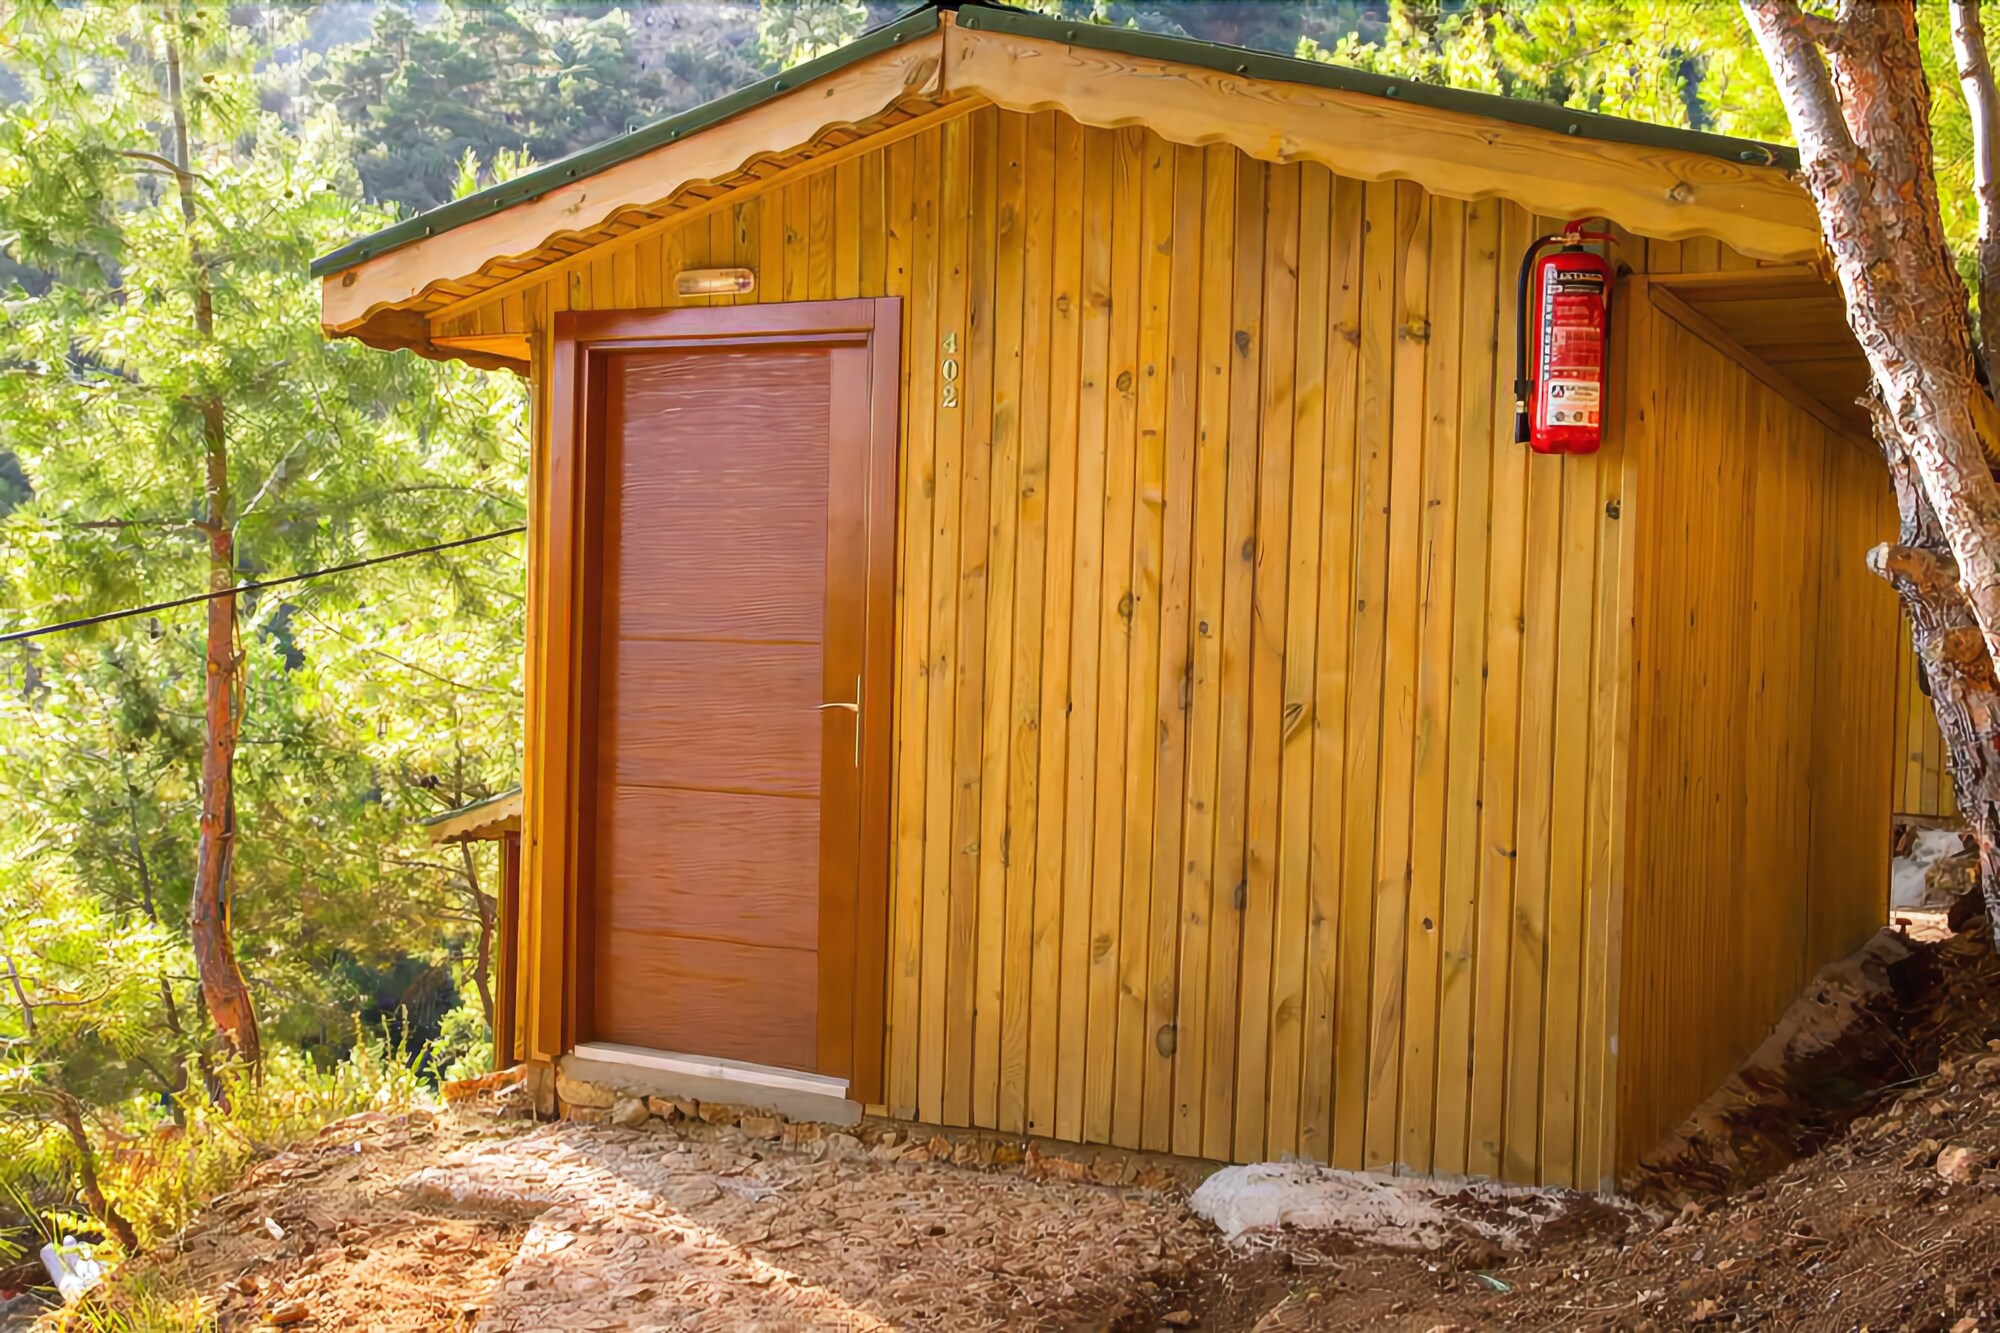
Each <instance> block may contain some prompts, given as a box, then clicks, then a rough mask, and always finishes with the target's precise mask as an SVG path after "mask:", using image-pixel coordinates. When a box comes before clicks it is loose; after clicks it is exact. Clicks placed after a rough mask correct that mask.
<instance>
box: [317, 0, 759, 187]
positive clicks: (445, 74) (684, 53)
mask: <svg viewBox="0 0 2000 1333" xmlns="http://www.w3.org/2000/svg"><path fill="white" fill-rule="evenodd" d="M633 12H634V13H635V14H637V15H638V16H639V17H640V18H641V19H645V18H646V17H647V13H646V11H645V10H644V9H643V8H642V9H638V10H635V11H633ZM686 27H687V29H688V30H687V31H686V32H685V33H681V32H677V33H676V34H675V35H674V36H672V37H669V38H668V39H666V40H664V41H656V40H653V37H654V34H652V33H648V34H646V39H645V41H644V42H643V45H644V48H645V51H646V53H647V54H645V55H643V56H642V55H641V52H640V46H641V40H640V38H639V36H638V35H637V34H635V32H634V30H633V26H632V16H630V15H628V13H627V12H626V11H624V10H619V9H613V10H610V11H609V12H608V13H603V14H600V15H596V16H590V17H586V16H584V15H579V14H571V13H565V12H564V11H562V10H560V9H553V8H542V7H529V6H515V5H502V4H450V5H446V6H445V7H444V8H443V9H442V10H441V11H440V12H439V14H438V16H437V21H436V22H435V23H432V24H426V23H424V22H422V21H421V20H420V19H419V16H418V12H417V11H416V10H415V9H414V8H413V7H406V6H405V5H402V4H385V5H383V6H382V7H381V8H380V9H378V10H377V11H376V18H375V29H374V32H373V34H372V36H371V39H370V40H369V41H367V42H365V43H359V44H356V45H354V46H351V47H347V48H343V49H341V50H337V51H335V52H333V53H332V54H331V55H330V56H329V57H328V58H327V59H325V60H324V61H323V62H317V63H316V64H315V66H314V67H313V68H312V69H310V70H309V71H308V72H307V79H308V82H309V87H310V89H311V92H312V94H313V96H314V97H315V98H316V99H317V101H318V102H319V103H320V104H321V105H324V106H327V107H330V108H332V109H333V110H334V111H335V112H336V113H337V114H338V115H339V116H340V117H341V119H342V120H343V121H344V122H345V123H347V124H350V125H366V126H369V127H370V130H371V133H370V134H369V136H368V138H367V140H366V142H364V143H361V144H359V145H357V147H356V151H355V166H356V168H357V169H358V170H359V172H360V175H361V182H362V185H363V188H364V189H366V191H367V192H368V196H369V197H370V198H371V199H375V200H380V201H383V202H385V203H390V204H393V205H397V206H400V207H401V208H402V209H403V210H404V211H406V212H408V211H417V210H421V209H425V208H431V207H435V206H436V205H438V204H441V203H443V202H445V201H446V200H448V199H451V198H453V197H454V195H455V194H457V193H462V192H463V184H464V182H463V181H462V179H461V174H460V173H461V167H462V165H463V164H464V163H465V162H466V161H467V155H468V154H470V155H471V160H472V161H473V162H475V163H479V162H484V163H494V162H497V161H498V160H499V159H500V158H501V156H502V155H503V154H526V155H527V156H528V157H530V158H533V159H535V160H537V161H542V162H550V161H554V160H555V159H556V158H559V157H564V156H566V155H568V154H570V153H573V152H576V151H577V150H579V149H582V148H587V147H589V146H590V145H592V144H595V143H598V142H600V141H602V140H604V139H608V138H611V137H612V136H614V135H618V134H623V133H624V132H625V131H626V130H628V129H630V128H631V127H632V126H633V125H635V124H640V123H643V122H645V121H648V120H652V119H655V118H657V117H658V116H660V115H663V114H665V113H667V112H669V111H673V110H679V109H681V108H683V107H688V106H694V105H696V104H698V103H700V102H704V101H707V100H708V99H709V98H712V97H718V96H720V95H722V94H723V93H726V92H728V91H729V90H730V89H731V88H734V87H737V86H739V85H741V84H744V83H748V82H751V81H752V80H753V79H754V78H756V77H757V73H758V71H756V70H755V69H754V67H751V66H748V65H746V64H745V63H744V61H743V60H742V58H741V57H740V56H738V55H737V54H736V53H735V52H734V51H733V50H731V49H730V48H729V47H728V46H726V45H725V44H723V43H721V42H719V41H716V40H714V39H713V34H712V30H711V29H710V28H709V27H708V26H707V25H700V24H694V23H690V24H688V25H686ZM504 178H505V173H496V174H494V175H490V176H488V177H486V178H485V179H482V180H480V182H479V183H480V184H490V183H492V181H493V180H495V179H504Z"/></svg>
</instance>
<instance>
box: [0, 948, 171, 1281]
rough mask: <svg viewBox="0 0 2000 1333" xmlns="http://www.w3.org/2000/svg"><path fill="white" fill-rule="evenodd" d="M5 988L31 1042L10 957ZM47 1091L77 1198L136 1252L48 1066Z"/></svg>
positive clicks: (57, 1074)
mask: <svg viewBox="0 0 2000 1333" xmlns="http://www.w3.org/2000/svg"><path fill="white" fill-rule="evenodd" d="M6 962H7V984H8V985H9V986H10V987H12V988H13V991H14V1003H15V1004H16V1005H17V1006H19V1008H20V1011H21V1030H22V1031H23V1032H25V1033H27V1035H28V1040H30V1041H33V1040H35V1039H36V1038H37V1037H39V1036H40V1035H41V1031H40V1027H39V1025H38V1023H37V1021H36V1019H35V1005H34V1002H33V1001H31V1000H30V999H29V998H28V988H27V987H26V986H24V985H22V984H21V969H20V968H18V967H16V966H15V965H14V959H13V957H12V956H11V955H10V956H9V957H8V958H7V960H6ZM47 1078H48V1084H49V1086H48V1090H47V1092H46V1093H44V1094H43V1095H44V1096H45V1097H46V1098H47V1099H48V1100H49V1102H50V1103H51V1104H53V1106H54V1107H55V1113H56V1120H57V1122H58V1123H60V1124H61V1125H62V1127H63V1132H64V1133H65V1134H67V1135H68V1136H69V1143H70V1147H71V1148H73V1149H75V1150H76V1175H77V1197H78V1198H80V1199H82V1200H83V1206H84V1207H85V1208H87V1209H89V1210H90V1215H91V1216H92V1217H94V1218H96V1219H97V1220H98V1221H99V1222H102V1223H103V1224H104V1229H105V1230H107V1231H109V1232H110V1233H111V1234H112V1235H113V1236H115V1237H117V1239H118V1243H119V1244H120V1245H122V1246H124V1247H125V1253H127V1254H137V1253H138V1252H139V1235H138V1233H137V1232H135V1231H133V1230H132V1224H131V1223H130V1222H128V1221H126V1220H125V1215H124V1214H123V1213H121V1212H119V1211H118V1207H117V1205H116V1204H114V1203H112V1202H111V1200H109V1199H107V1198H105V1197H104V1189H103V1187H102V1186H100V1185H99V1184H98V1181H97V1151H96V1149H94V1148H92V1147H91V1145H90V1133H89V1131H88V1130H87V1129H86V1128H85V1127H84V1123H83V1103H81V1102H79V1101H78V1100H77V1099H76V1098H75V1097H73V1096H71V1095H70V1091H69V1089H68V1088H65V1087H64V1086H63V1079H62V1073H61V1071H60V1070H59V1069H58V1068H57V1067H56V1065H55V1064H54V1062H50V1065H49V1072H48V1075H47Z"/></svg>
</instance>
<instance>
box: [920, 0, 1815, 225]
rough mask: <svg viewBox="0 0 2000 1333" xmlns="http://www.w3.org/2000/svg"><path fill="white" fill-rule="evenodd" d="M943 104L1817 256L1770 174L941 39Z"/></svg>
mask: <svg viewBox="0 0 2000 1333" xmlns="http://www.w3.org/2000/svg"><path fill="white" fill-rule="evenodd" d="M945 90H946V91H947V92H948V93H950V94H951V95H953V96H964V95H968V94H976V95H978V96H979V97H982V98H984V99H986V100H987V101H990V102H992V103H993V104H994V105H995V106H999V107H1001V108H1003V109H1005V110H1008V111H1020V112H1034V111H1061V112H1063V113H1065V114H1067V115H1069V116H1072V117H1074V118H1075V119H1077V120H1078V121H1081V122H1082V123H1083V124H1085V125H1090V126H1094V127H1096V128H1099V129H1118V128H1121V127H1124V126H1128V125H1143V126H1145V127H1146V128H1148V129H1150V130H1152V131H1153V132H1154V133H1156V134H1158V135H1160V136H1161V137H1162V138H1165V139H1170V140H1173V141H1174V142H1176V143H1182V144H1189V145H1194V146H1202V145H1207V144H1228V145H1230V146H1231V147H1234V148H1236V149H1239V150H1240V151H1242V152H1244V153H1247V154H1249V155H1250V156H1251V157H1255V158H1259V159H1261V160H1263V161H1266V162H1296V161H1302V160H1303V161H1312V162H1318V163H1320V164H1321V165H1322V166H1325V167H1327V168H1329V169H1330V170H1332V171H1334V172H1335V173H1337V174H1339V175H1342V176H1347V177H1350V178H1353V179H1357V180H1364V181H1383V180H1408V181H1414V182H1415V183H1416V184H1418V185H1421V186H1422V187H1423V188H1424V189H1426V190H1428V191H1430V192H1431V193H1433V194H1437V195H1442V196H1444V197H1446V198H1449V199H1465V200H1477V199H1507V200H1511V201H1512V202H1514V203H1517V204H1520V205H1522V206H1523V207H1525V208H1527V209H1528V210H1529V211H1530V212H1534V213H1541V214H1549V215H1554V216H1558V217H1606V218H1609V219H1610V220H1612V221H1613V222H1616V223H1619V224H1620V225H1622V226H1623V227H1625V228H1626V229H1627V230H1628V231H1631V232H1634V233H1637V234H1638V235H1641V236H1651V237H1656V238H1658V239H1660V240H1664V241H1673V240H1684V239H1687V238H1690V237H1697V236H1712V237H1714V238H1716V239H1717V240H1720V241H1723V242H1724V243H1726V244H1728V245H1729V246H1731V247H1732V248H1734V249H1736V250H1738V251H1740V252H1741V253H1743V254H1746V255H1751V256H1754V257H1756V258H1759V259H1774V260H1782V261H1809V260H1811V259H1812V258H1813V257H1814V256H1815V255H1817V254H1818V252H1819V241H1820V231H1819V217H1818V214H1817V213H1816V212H1815V210H1814V208H1813V203H1812V200H1811V199H1810V198H1809V197H1808V196H1807V194H1806V192H1805V191H1804V190H1802V189H1801V188H1799V186H1798V185H1797V184H1795V183H1794V182H1793V181H1792V180H1791V179H1790V177H1789V176H1788V175H1787V174H1786V173H1785V172H1784V171H1782V170H1780V169H1778V168H1776V167H1769V166H1753V165H1748V164H1742V163H1735V162H1729V161H1725V160H1724V159H1722V158H1718V157H1711V156H1708V155H1706V154H1701V153H1692V152H1687V151H1684V150H1680V149H1671V148H1656V147H1647V146H1642V145H1636V144H1621V143H1607V142H1604V141H1602V140H1594V139H1584V138H1571V137H1568V136H1565V135H1561V134H1556V133H1553V132H1551V131H1548V130H1543V129H1537V128H1534V127H1532V126H1527V125H1514V124H1508V123H1505V122H1502V121H1497V120H1491V119H1488V118H1486V117H1483V116H1475V115H1468V114H1465V113H1462V112H1456V111H1445V110H1440V109H1438V108H1436V107H1426V106H1416V105H1413V104H1411V103H1407V102H1398V101H1394V100H1391V99H1388V98H1383V97H1374V96H1369V95H1366V94H1362V93H1352V92H1344V91H1341V90H1338V89H1328V88H1311V87H1305V86H1302V85H1299V84H1291V83H1276V82H1268V81H1263V80H1258V79H1252V78H1246V77H1241V76H1237V75H1231V74H1224V73H1218V72H1216V71H1214V70H1208V69H1201V68H1198V67H1196V66H1193V65H1183V64H1175V63H1169V62H1165V61H1158V60H1145V59H1138V58H1134V57H1130V56H1124V55H1119V54H1117V53H1114V52H1109V51H1102V50H1096V49H1092V48H1087V47H1079V46H1068V45H1064V44H1062V43H1060V42H1052V41H1043V40H1040V39H1037V38H1031V37H1021V36H1016V35H1013V34H1008V33H996V32H988V31H984V30H981V29H973V28H964V27H959V26H956V25H947V26H946V28H945Z"/></svg>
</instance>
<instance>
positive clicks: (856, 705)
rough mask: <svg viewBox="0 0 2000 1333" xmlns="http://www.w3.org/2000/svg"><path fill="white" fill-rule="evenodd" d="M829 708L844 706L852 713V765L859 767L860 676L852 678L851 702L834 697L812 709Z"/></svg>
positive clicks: (819, 711)
mask: <svg viewBox="0 0 2000 1333" xmlns="http://www.w3.org/2000/svg"><path fill="white" fill-rule="evenodd" d="M829 708H845V709H846V710H847V711H848V712H850V713H852V714H854V766H855V767H856V768H860V767H861V677H859V676H856V677H855V678H854V698H853V700H852V701H851V702H850V701H849V700H846V699H836V700H834V701H833V702H832V703H824V704H819V705H817V706H816V707H815V708H814V709H813V711H814V712H816V713H824V712H825V711H826V710H827V709H829Z"/></svg>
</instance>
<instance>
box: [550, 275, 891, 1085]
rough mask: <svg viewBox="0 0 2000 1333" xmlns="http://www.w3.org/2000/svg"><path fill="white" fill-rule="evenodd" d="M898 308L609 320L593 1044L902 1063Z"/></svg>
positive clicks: (595, 426) (600, 414)
mask: <svg viewBox="0 0 2000 1333" xmlns="http://www.w3.org/2000/svg"><path fill="white" fill-rule="evenodd" d="M881 304H885V303H878V302H831V303H813V304H812V305H811V306H806V307H801V306H769V307H744V308H740V309H732V310H700V311H682V312H674V313H671V314H666V315H652V316H622V317H613V319H614V320H620V321H622V322H623V327H622V328H614V329H612V330H610V332H612V333H614V334H616V333H624V334H625V335H627V336H623V337H618V336H614V337H609V338H600V339H599V340H598V341H595V342H593V343H592V344H591V346H590V353H591V355H590V357H589V360H588V365H589V369H588V371H587V373H586V375H585V377H584V393H585V395H586V404H587V405H586V408H585V416H586V430H585V435H586V438H588V439H590V440H591V441H593V442H594V444H595V446H596V447H595V450H594V453H595V455H596V458H595V463H596V467H595V469H594V470H595V472H596V479H597V480H596V485H595V487H594V488H593V489H594V491H595V494H596V504H595V508H596V513H595V515H594V520H595V521H594V522H592V523H590V524H589V526H590V527H592V528H594V529H595V532H596V539H595V541H594V542H593V543H592V544H593V545H594V547H595V555H596V561H595V564H596V568H595V570H594V572H593V573H592V574H589V575H587V577H590V578H592V580H593V581H594V583H595V597H594V599H592V600H594V602H595V607H594V615H595V621H596V623H595V627H594V632H593V633H592V634H591V635H590V636H589V638H590V641H591V644H592V645H593V647H594V650H595V661H594V662H593V663H592V670H591V671H590V672H589V675H590V676H591V677H592V678H594V679H595V681H596V687H597V688H596V698H595V708H594V712H595V719H594V721H595V725H594V727H593V728H592V729H591V730H592V732H593V733H594V734H593V737H592V746H591V749H592V753H591V754H590V755H589V757H588V759H587V761H586V765H585V769H586V775H587V776H590V777H592V778H594V781H593V782H592V785H591V791H590V807H591V809H590V811H589V814H590V825H589V826H590V827H593V828H594V831H595V835H596V836H595V839H594V843H593V845H592V846H590V847H587V848H585V849H584V852H583V856H584V858H585V859H586V861H587V862H588V876H587V878H588V885H587V889H586V892H585V894H584V898H585V901H584V903H583V904H582V906H583V907H584V909H585V910H584V915H585V917H586V919H587V922H588V936H587V941H588V942H587V947H588V951H589V956H588V958H587V960H584V961H585V962H586V967H585V971H586V973H587V984H586V985H585V986H583V987H582V989H584V990H585V992H586V993H585V994H584V995H583V996H582V997H581V998H582V999H583V1002H584V1004H585V1005H586V1007H587V1011H588V1014H589V1021H588V1025H587V1034H588V1037H589V1039H591V1040H595V1041H602V1042H617V1043H623V1044H628V1045H632V1046H638V1047H644V1048H648V1049H653V1050H659V1051H667V1052H675V1053H680V1054H688V1055H701V1056H718V1057H723V1058H726V1059H732V1060H739V1061H744V1062H747V1063H751V1064H757V1065H766V1066H774V1067H779V1068H784V1069H794V1070H804V1071H809V1072H814V1073H821V1074H830V1075H835V1076H838V1077H844V1078H848V1079H850V1081H855V1080H856V1079H857V1076H859V1078H860V1081H861V1082H863V1083H865V1082H866V1081H868V1079H869V1078H870V1076H871V1075H872V1074H873V1072H874V1071H875V1070H877V1069H878V1068H879V1063H880V1056H879V1047H880V1019H879V1008H880V999H879V994H880V990H881V975H880V972H881V965H880V959H881V957H882V955H883V953H884V951H885V949H886V941H885V940H882V939H880V938H878V937H879V936H881V935H882V934H883V932H884V931H885V930H886V923H885V922H884V921H883V919H882V918H883V915H884V913H883V911H882V909H881V902H882V900H883V899H884V898H885V896H886V887H885V883H884V881H885V880H886V839H887V832H888V830H887V828H886V819H887V808H886V806H887V783H886V773H885V772H882V771H881V770H882V767H883V765H885V764H886V762H887V754H888V749H887V736H888V721H889V718H888V693H889V681H888V679H887V672H888V670H889V621H888V598H889V596H890V595H891V593H892V585H891V584H890V581H889V568H888V561H889V556H890V553H891V546H890V543H889V542H887V541H885V540H884V538H885V537H887V536H888V535H889V534H888V528H889V525H890V524H891V522H892V515H893V508H892V506H893V501H894V488H893V464H894V438H895V436H894V429H893V413H894V403H895V398H894V386H895V382H896V379H897V375H896V355H895V348H896V345H897V344H896V336H895V326H894V324H893V322H892V323H890V324H889V327H888V330H887V335H886V336H884V331H883V329H882V328H881V327H880V318H879V316H880V315H881V313H882V312H879V311H878V310H877V309H876V307H877V306H878V305H881ZM853 307H859V308H860V309H859V310H855V309H852V308H853ZM893 313H894V312H893V308H891V310H890V311H888V312H887V314H888V317H889V318H890V319H891V320H893ZM805 315H812V316H813V317H812V318H803V316H805ZM859 316H866V317H867V327H866V328H863V329H859V330H857V329H852V328H831V329H829V328H824V327H801V325H802V324H804V325H815V324H817V325H825V324H828V323H834V324H840V323H846V324H852V323H854V322H856V320H857V317H859ZM774 326H775V327H774ZM885 486H886V494H884V493H882V492H883V491H884V489H885ZM864 937H865V938H864ZM871 993H872V995H873V996H874V997H875V998H874V999H873V1000H872V1001H871V998H870V996H871ZM857 1028H865V1029H866V1031H865V1032H864V1033H862V1034H860V1035H858V1036H857ZM870 1043H872V1044H873V1048H874V1049H873V1050H872V1051H871V1050H869V1049H868V1047H869V1046H870ZM857 1046H859V1047H861V1048H862V1050H861V1051H859V1052H857V1049H856V1048H857Z"/></svg>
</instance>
